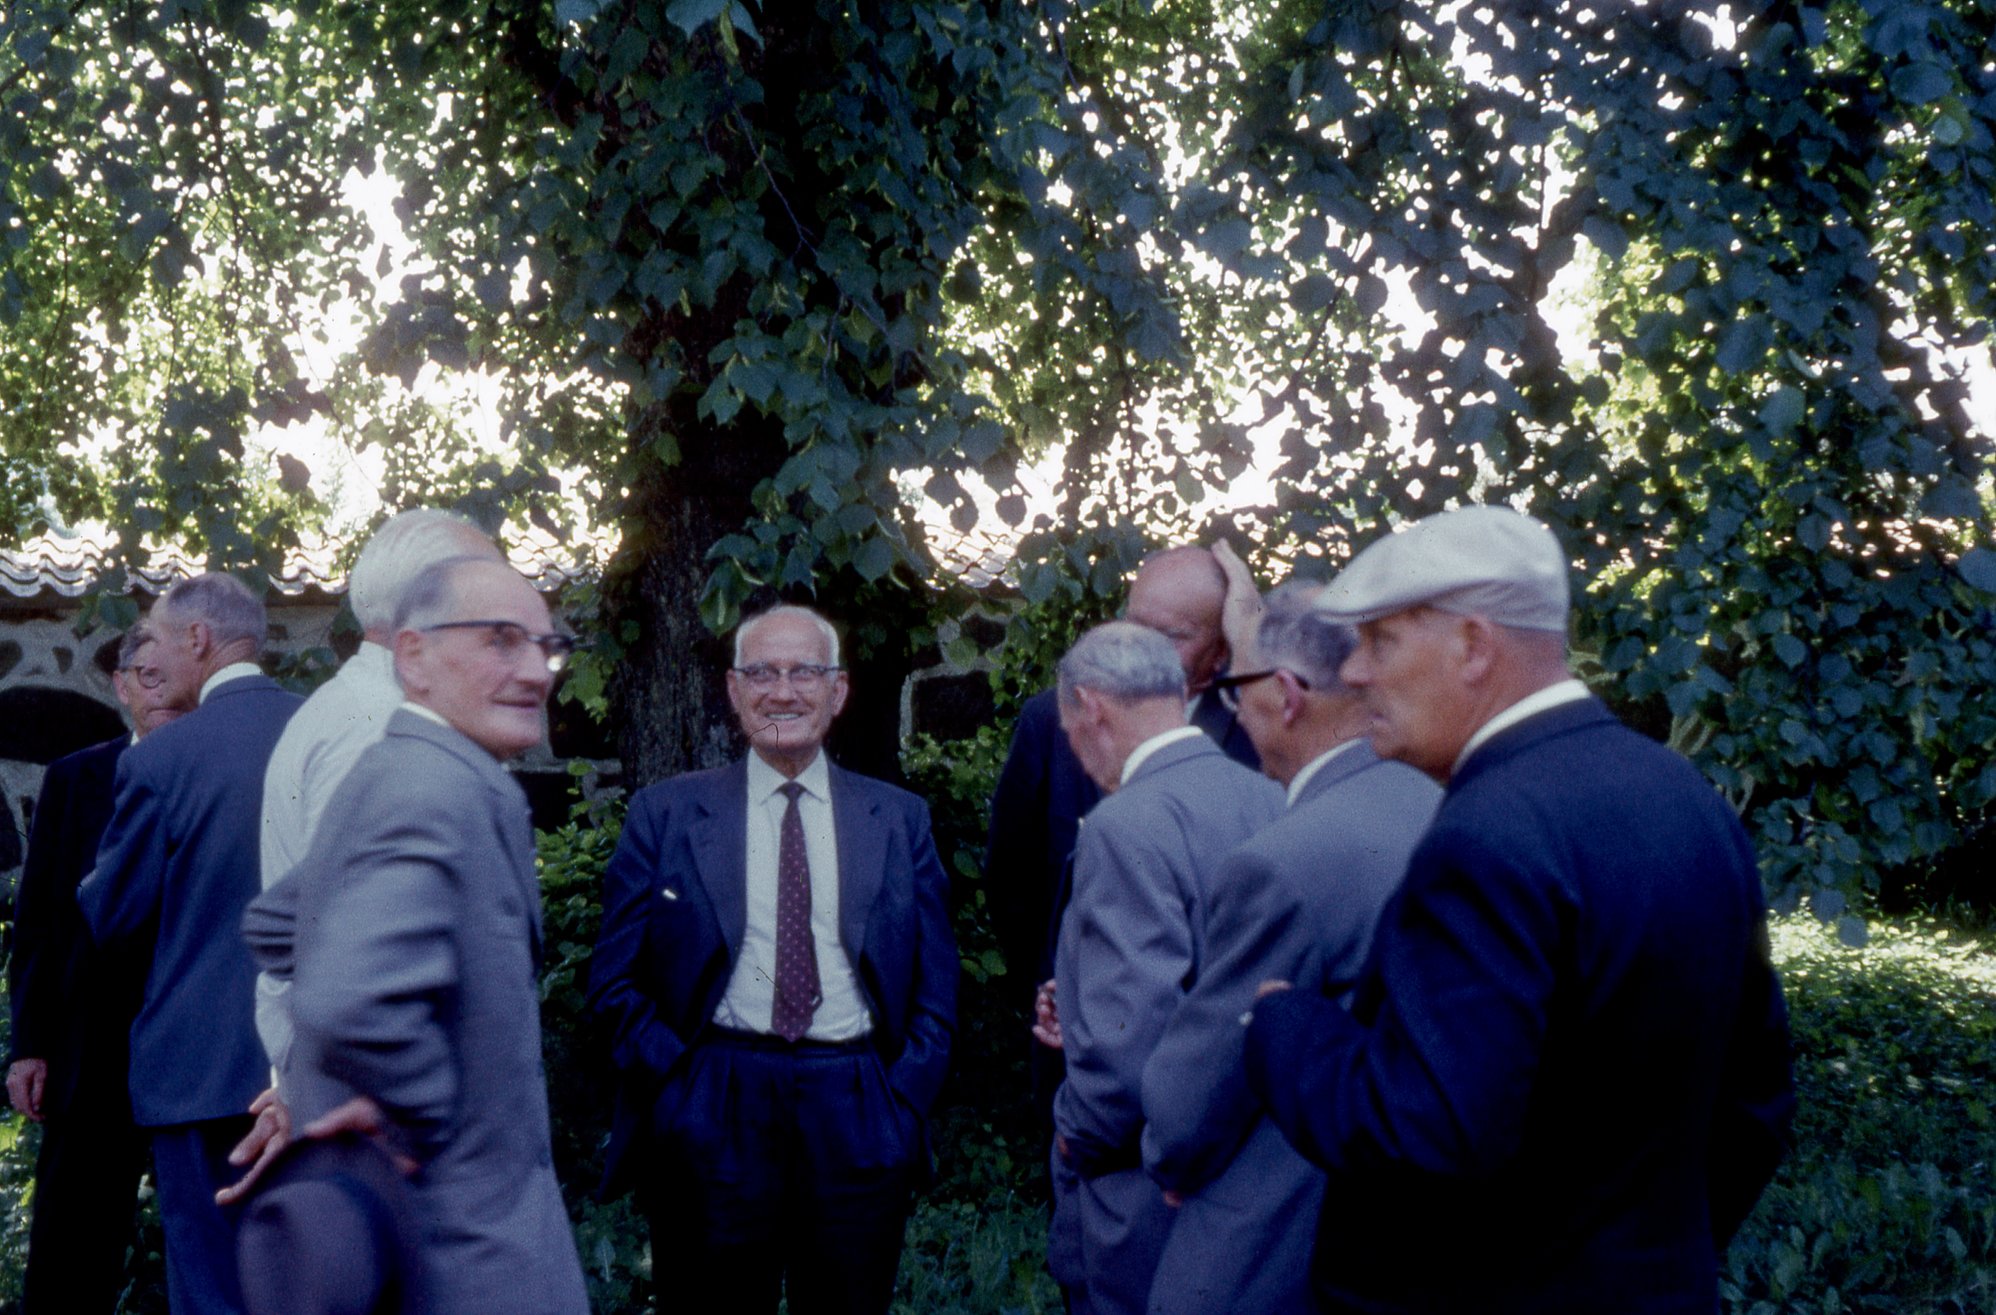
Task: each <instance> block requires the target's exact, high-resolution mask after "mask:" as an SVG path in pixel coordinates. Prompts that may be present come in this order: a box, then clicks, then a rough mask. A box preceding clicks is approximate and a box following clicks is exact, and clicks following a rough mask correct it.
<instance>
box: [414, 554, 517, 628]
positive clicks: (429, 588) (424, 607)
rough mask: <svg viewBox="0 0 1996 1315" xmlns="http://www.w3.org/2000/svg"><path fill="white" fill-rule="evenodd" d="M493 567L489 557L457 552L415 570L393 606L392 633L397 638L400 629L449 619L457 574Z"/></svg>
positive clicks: (455, 598)
mask: <svg viewBox="0 0 1996 1315" xmlns="http://www.w3.org/2000/svg"><path fill="white" fill-rule="evenodd" d="M497 564H499V563H494V562H493V560H492V559H491V558H490V557H473V556H471V555H469V554H466V553H460V554H459V555H458V556H456V557H446V558H444V559H443V560H441V561H435V562H431V563H430V564H429V565H427V566H425V567H423V568H422V569H421V570H419V571H417V572H416V574H415V576H414V578H412V579H411V580H410V581H409V582H408V584H406V585H405V586H404V587H403V589H402V597H401V600H400V601H399V602H398V603H397V604H396V606H395V623H394V624H395V633H396V634H398V635H399V634H401V633H402V632H403V631H404V630H421V629H422V628H423V627H424V626H428V625H435V624H437V623H438V622H440V621H449V620H453V619H454V618H453V617H451V616H450V610H451V608H452V606H453V605H454V604H455V603H456V602H457V575H458V572H459V571H462V570H464V569H465V568H466V567H467V566H492V565H497Z"/></svg>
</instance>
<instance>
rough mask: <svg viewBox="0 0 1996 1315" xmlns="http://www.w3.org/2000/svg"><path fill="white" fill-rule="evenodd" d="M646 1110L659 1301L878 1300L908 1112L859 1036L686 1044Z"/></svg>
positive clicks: (916, 1146)
mask: <svg viewBox="0 0 1996 1315" xmlns="http://www.w3.org/2000/svg"><path fill="white" fill-rule="evenodd" d="M687 1060H688V1064H687V1068H686V1070H685V1071H684V1072H682V1073H679V1074H676V1075H675V1076H674V1077H673V1079H672V1080H671V1081H670V1082H668V1083H667V1084H666V1087H665V1090H664V1092H663V1093H661V1095H660V1096H659V1100H658V1105H657V1107H656V1109H655V1110H654V1112H653V1132H654V1135H653V1138H652V1145H653V1148H654V1153H653V1155H652V1157H651V1161H650V1163H649V1164H648V1165H647V1166H646V1169H645V1181H644V1182H643V1183H642V1184H641V1186H640V1191H639V1200H640V1202H641V1204H642V1205H643V1207H644V1210H645V1213H646V1214H647V1216H649V1218H650V1221H651V1237H652V1273H653V1275H654V1276H655V1277H656V1280H657V1284H658V1307H659V1309H660V1310H661V1311H686V1312H689V1313H691V1312H708V1311H714V1312H736V1311H740V1312H774V1311H775V1310H776V1305H777V1299H778V1297H779V1296H780V1295H786V1288H787V1296H788V1300H789V1310H790V1315H834V1313H836V1315H883V1313H884V1312H885V1311H886V1310H887V1307H888V1304H889V1303H890V1302H891V1301H892V1299H893V1296H894V1277H895V1273H896V1271H897V1270H898V1269H899V1267H900V1262H901V1242H902V1236H903V1233H904V1232H905V1230H906V1226H907V1219H908V1204H909V1195H910V1189H911V1185H912V1183H913V1180H914V1178H915V1175H916V1173H917V1172H918V1166H919V1165H921V1164H922V1163H923V1162H924V1160H925V1157H926V1154H927V1152H926V1150H925V1149H924V1146H923V1138H922V1131H921V1127H920V1121H919V1119H918V1118H917V1116H916V1115H915V1114H914V1113H913V1112H912V1111H910V1110H909V1109H907V1107H906V1106H904V1105H902V1104H901V1102H900V1101H899V1100H898V1099H897V1098H896V1097H895V1096H894V1094H893V1092H892V1091H891V1090H890V1089H889V1088H888V1086H887V1079H886V1075H885V1073H884V1071H883V1070H882V1068H881V1064H880V1059H879V1056H878V1055H876V1054H875V1053H874V1051H873V1049H872V1046H871V1044H870V1043H868V1042H863V1041H862V1042H855V1043H852V1044H849V1045H838V1046H834V1045H821V1044H816V1043H813V1042H808V1041H805V1042H799V1043H797V1044H795V1045H792V1044H788V1043H785V1042H782V1041H780V1040H777V1039H775V1038H770V1037H753V1036H745V1035H742V1034H738V1033H723V1034H721V1035H720V1036H717V1037H714V1038H711V1039H708V1040H704V1041H702V1042H700V1043H699V1044H697V1045H696V1046H695V1048H694V1050H693V1053H692V1054H690V1055H688V1056H687Z"/></svg>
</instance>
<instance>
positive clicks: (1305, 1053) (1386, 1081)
mask: <svg viewBox="0 0 1996 1315" xmlns="http://www.w3.org/2000/svg"><path fill="white" fill-rule="evenodd" d="M1247 1065H1248V1074H1249V1081H1250V1083H1251V1084H1252V1085H1253V1086H1254V1088H1255V1089H1256V1092H1257V1094H1259V1095H1261V1096H1262V1097H1263V1099H1264V1100H1265V1101H1266V1102H1267V1106H1268V1109H1269V1111H1270V1115H1271V1117H1272V1118H1273V1119H1274V1120H1275V1122H1276V1123H1277V1125H1278V1126H1280V1127H1281V1129H1282V1131H1283V1133H1284V1135H1286V1136H1287V1137H1288V1138H1289V1139H1290V1141H1291V1142H1292V1143H1293V1144H1294V1145H1295V1146H1296V1147H1297V1149H1299V1150H1300V1151H1302V1152H1303V1154H1304V1155H1305V1156H1307V1157H1308V1158H1310V1159H1311V1160H1314V1161H1315V1162H1316V1163H1318V1164H1320V1165H1322V1166H1323V1167H1325V1168H1326V1169H1328V1170H1329V1171H1330V1173H1331V1181H1330V1188H1329V1191H1328V1192H1327V1194H1326V1197H1325V1208H1324V1212H1323V1215H1322V1218H1321V1224H1320V1231H1319V1233H1318V1240H1317V1253H1316V1260H1315V1277H1316V1283H1317V1290H1318V1296H1319V1298H1320V1300H1321V1301H1323V1302H1324V1304H1326V1305H1327V1306H1328V1307H1329V1308H1330V1309H1332V1310H1347V1311H1394V1312H1411V1311H1457V1310H1477V1311H1488V1312H1512V1311H1515V1312H1533V1313H1534V1315H1540V1313H1544V1312H1600V1311H1616V1312H1629V1313H1634V1312H1665V1311H1668V1312H1680V1311H1699V1312H1710V1311H1712V1310H1715V1309H1717V1306H1718V1291H1717V1274H1716V1266H1717V1255H1718V1251H1719V1250H1720V1249H1723V1247H1724V1245H1725V1243H1726V1241H1727V1239H1729V1238H1730V1237H1731V1235H1732V1232H1733V1230H1734V1229H1735V1228H1736V1227H1737V1226H1738V1224H1739V1223H1740V1221H1741V1219H1742V1218H1743V1217H1744V1215H1745V1214H1746V1212H1747V1210H1748V1209H1750V1208H1751V1206H1752V1204H1753V1202H1754V1200H1755V1198H1756V1197H1757V1196H1758V1195H1759V1193H1760V1190H1761V1188H1762V1187H1763V1186H1764V1185H1765V1184H1766V1182H1767V1180H1768V1178H1769V1177H1770V1176H1771V1175H1772V1173H1773V1170H1774V1166H1775V1164H1776V1163H1777V1161H1778V1160H1779V1158H1780V1155H1781V1152H1782V1149H1783V1146H1784V1141H1785V1136H1786V1129H1787V1122H1788V1118H1789V1115H1790V1114H1791V1112H1792V1110H1793V1104H1794V1096H1793V1087H1792V1085H1791V1081H1790V1074H1789V1061H1788V1046H1787V1014H1786V1010H1785V1008H1784V1006H1783V1003H1782V998H1781V988H1780V984H1779V982H1778V981H1777V979H1776V977H1775V974H1774V971H1773V968H1772V966H1771V965H1770V963H1769V959H1768V947H1767V931H1766V919H1765V913H1764V911H1763V907H1762V899H1761V889H1760V878H1759V874H1758V872H1757V870H1756V868H1755V864H1754V856H1753V851H1752V848H1751V846H1750V845H1749V843H1748V840H1747V837H1746V833H1745V831H1744V830H1743V829H1742V828H1741V826H1740V823H1739V820H1738V818H1736V817H1735V816H1734V815H1733V812H1732V810H1731V809H1730V808H1729V807H1728V806H1727V805H1726V804H1725V802H1724V801H1723V800H1722V799H1720V798H1719V796H1718V795H1717V794H1716V793H1715V792H1714V791H1713V790H1712V788H1711V787H1710V785H1709V784H1707V783H1706V781H1705V780H1704V778H1703V777H1701V776H1700V775H1699V774H1698V772H1697V771H1696V770H1695V769H1694V768H1693V767H1692V766H1691V765H1690V764H1689V763H1687V762H1685V761H1684V759H1682V758H1680V757H1679V756H1678V755H1676V754H1674V753H1672V752H1670V751H1669V750H1668V749H1665V748H1664V747H1662V746H1661V745H1658V744H1656V743H1654V742H1652V741H1650V740H1648V739H1645V738H1643V737H1642V736H1640V735H1637V734H1635V733H1634V732H1632V731H1629V730H1627V729H1625V728H1624V727H1622V726H1621V725H1620V724H1619V723H1618V722H1616V721H1615V720H1614V718H1613V717H1612V716H1611V715H1610V714H1609V713H1608V711H1607V709H1605V708H1604V707H1602V706H1601V705H1600V704H1599V703H1597V702H1595V701H1593V700H1591V699H1590V700H1587V701H1585V702H1583V703H1575V704H1567V705H1564V706H1561V707H1557V708H1554V709H1551V710H1549V711H1546V712H1543V713H1540V714H1539V715H1537V716H1534V717H1531V718H1528V719H1527V720H1525V721H1524V722H1521V723H1519V724H1518V725H1516V726H1513V727H1510V728H1509V729H1507V730H1505V731H1503V732H1501V733H1499V734H1498V735H1497V736H1495V737H1493V738H1492V739H1491V740H1490V741H1489V742H1488V743H1486V744H1484V745H1482V746H1481V747H1479V748H1478V749H1477V751H1476V752H1475V753H1474V754H1473V755H1471V757H1470V760H1469V761H1468V762H1467V763H1466V764H1464V766H1463V768H1462V770H1461V771H1459V772H1458V773H1456V775H1455V777H1454V779H1453V780H1451V781H1450V782H1449V785H1448V790H1447V793H1446V795H1445V796H1444V798H1443V801H1442V805H1441V810H1440V812H1439V813H1438V814H1437V815H1436V818H1435V822H1434V825H1433V827H1432V828H1431V829H1430V830H1429V831H1428V833H1427V835H1426V836H1425V837H1424V838H1423V840H1422V842H1421V844H1420V846H1419V847H1418V848H1417V849H1416V850H1415V852H1414V856H1413V858H1412V859H1411V860H1410V863H1409V867H1408V872H1407V879H1406V882H1405V884H1404V885H1403V886H1402V888H1401V891H1400V893H1399V895H1398V896H1396V897H1395V899H1394V900H1393V902H1392V903H1391V904H1389V905H1388V906H1387V909H1386V911H1385V913H1384V914H1383V915H1382V918H1381V923H1380V928H1379V931H1378V934H1377V937H1376V939H1375V941H1374V944H1373V951H1372V956H1371V958H1370V960H1369V961H1368V963H1367V967H1366V970H1365V973H1364V974H1363V976H1362V978H1361V980H1360V982H1359V985H1358V988H1357V994H1356V996H1355V998H1354V1000H1353V1003H1352V1009H1351V1012H1350V1013H1349V1014H1346V1013H1345V1012H1344V1011H1343V1010H1341V1009H1339V1008H1338V1007H1337V1006H1336V1005H1335V1004H1333V1003H1332V1002H1331V1001H1330V1000H1328V999H1326V998H1325V997H1324V996H1323V995H1321V994H1319V993H1316V992H1310V991H1291V992H1287V993H1285V994H1283V995H1280V996H1276V997H1272V998H1270V999H1267V1000H1263V1001H1262V1002H1260V1003H1259V1004H1257V1005H1256V1007H1255V1010H1254V1020H1253V1024H1252V1026H1251V1027H1250V1028H1249V1032H1248V1048H1247ZM1437 1248H1439V1251H1438V1250H1437ZM1438 1256H1443V1257H1445V1258H1446V1263H1437V1257H1438Z"/></svg>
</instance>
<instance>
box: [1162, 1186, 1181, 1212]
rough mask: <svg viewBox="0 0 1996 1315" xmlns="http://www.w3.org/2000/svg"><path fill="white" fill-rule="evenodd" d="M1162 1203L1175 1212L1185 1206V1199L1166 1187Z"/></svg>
mask: <svg viewBox="0 0 1996 1315" xmlns="http://www.w3.org/2000/svg"><path fill="white" fill-rule="evenodd" d="M1164 1203H1165V1204H1166V1205H1168V1206H1170V1207H1171V1208H1172V1209H1174V1210H1176V1209H1177V1208H1178V1207H1179V1206H1181V1205H1184V1204H1185V1198H1184V1197H1183V1196H1180V1195H1179V1194H1178V1193H1177V1192H1174V1191H1172V1190H1171V1189H1170V1188H1169V1187H1167V1188H1165V1189H1164Z"/></svg>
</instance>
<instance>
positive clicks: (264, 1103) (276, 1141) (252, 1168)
mask: <svg viewBox="0 0 1996 1315" xmlns="http://www.w3.org/2000/svg"><path fill="white" fill-rule="evenodd" d="M249 1112H250V1113H251V1114H253V1115H255V1116H256V1122H254V1123H252V1124H251V1125H250V1130H249V1135H247V1136H245V1137H244V1138H243V1139H242V1140H241V1141H239V1142H237V1143H236V1145H235V1149H234V1150H232V1151H230V1152H229V1163H230V1164H233V1165H236V1166H237V1167H239V1168H240V1167H241V1166H243V1165H245V1164H247V1165H248V1166H249V1172H247V1173H245V1174H244V1175H243V1176H242V1177H241V1178H238V1179H237V1180H236V1181H235V1182H233V1183H230V1184H229V1185H228V1186H227V1187H224V1188H222V1189H221V1190H220V1191H218V1192H216V1193H215V1204H216V1205H234V1204H235V1203H236V1202H238V1201H240V1200H242V1199H243V1198H244V1197H245V1196H248V1195H249V1192H250V1189H251V1188H252V1187H255V1186H256V1184H257V1180H258V1179H260V1178H262V1177H263V1173H264V1170H266V1169H268V1168H270V1165H271V1162H272V1161H273V1160H275V1159H276V1158H277V1157H278V1156H279V1155H280V1154H282V1153H283V1151H284V1148H285V1147H286V1146H289V1145H290V1144H291V1111H290V1109H289V1108H288V1107H287V1106H286V1105H285V1104H284V1102H283V1101H281V1100H279V1099H278V1098H277V1088H276V1087H270V1088H268V1089H266V1090H265V1091H264V1093H263V1094H262V1095H260V1096H258V1097H257V1098H256V1099H255V1100H253V1101H251V1102H250V1107H249Z"/></svg>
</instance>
